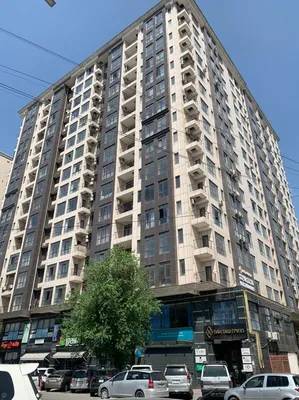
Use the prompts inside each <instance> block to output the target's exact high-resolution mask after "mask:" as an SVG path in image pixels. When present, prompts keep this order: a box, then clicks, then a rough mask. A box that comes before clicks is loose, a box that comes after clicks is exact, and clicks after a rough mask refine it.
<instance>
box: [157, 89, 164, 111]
mask: <svg viewBox="0 0 299 400" xmlns="http://www.w3.org/2000/svg"><path fill="white" fill-rule="evenodd" d="M157 86H158V85H157ZM159 94H160V93H158V92H157V96H158V95H159ZM165 108H166V100H165V97H163V98H162V99H160V100H158V101H157V113H159V112H161V111H163V110H165Z"/></svg>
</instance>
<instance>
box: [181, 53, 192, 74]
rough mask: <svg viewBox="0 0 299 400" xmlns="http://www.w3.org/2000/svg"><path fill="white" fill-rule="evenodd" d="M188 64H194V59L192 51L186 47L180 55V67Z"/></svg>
mask: <svg viewBox="0 0 299 400" xmlns="http://www.w3.org/2000/svg"><path fill="white" fill-rule="evenodd" d="M189 65H191V66H193V65H194V59H193V55H192V51H191V50H190V49H187V50H186V51H184V53H182V55H181V68H182V69H184V68H186V67H188V66H189Z"/></svg>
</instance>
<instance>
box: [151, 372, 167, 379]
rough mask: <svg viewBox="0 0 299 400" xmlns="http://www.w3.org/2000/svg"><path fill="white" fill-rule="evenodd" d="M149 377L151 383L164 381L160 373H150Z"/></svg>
mask: <svg viewBox="0 0 299 400" xmlns="http://www.w3.org/2000/svg"><path fill="white" fill-rule="evenodd" d="M151 376H152V380H153V381H166V378H165V376H164V375H163V374H162V372H152V373H151Z"/></svg>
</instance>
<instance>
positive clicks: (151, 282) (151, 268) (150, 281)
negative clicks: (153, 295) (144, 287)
mask: <svg viewBox="0 0 299 400" xmlns="http://www.w3.org/2000/svg"><path fill="white" fill-rule="evenodd" d="M145 268H146V271H147V273H148V285H149V287H155V266H154V265H146V267H145Z"/></svg>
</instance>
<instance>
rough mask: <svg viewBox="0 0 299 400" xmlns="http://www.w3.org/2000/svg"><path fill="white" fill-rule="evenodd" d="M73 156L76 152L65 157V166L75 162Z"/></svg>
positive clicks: (71, 152)
mask: <svg viewBox="0 0 299 400" xmlns="http://www.w3.org/2000/svg"><path fill="white" fill-rule="evenodd" d="M73 154H74V152H73V151H70V152H69V153H67V154H66V155H65V157H64V164H68V163H70V162H72V161H73Z"/></svg>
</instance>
